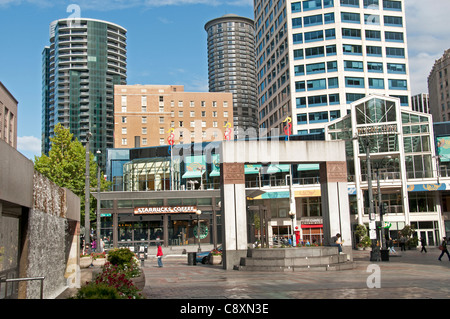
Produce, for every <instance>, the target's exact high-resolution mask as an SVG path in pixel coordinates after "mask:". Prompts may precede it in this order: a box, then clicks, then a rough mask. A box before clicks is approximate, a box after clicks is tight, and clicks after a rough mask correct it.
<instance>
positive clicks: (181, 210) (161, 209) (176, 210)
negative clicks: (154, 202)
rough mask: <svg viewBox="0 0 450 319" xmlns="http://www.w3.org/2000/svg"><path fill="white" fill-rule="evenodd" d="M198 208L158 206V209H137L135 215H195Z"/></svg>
mask: <svg viewBox="0 0 450 319" xmlns="http://www.w3.org/2000/svg"><path fill="white" fill-rule="evenodd" d="M196 212H197V206H158V207H136V208H135V209H134V214H135V215H144V214H185V213H186V214H194V213H196Z"/></svg>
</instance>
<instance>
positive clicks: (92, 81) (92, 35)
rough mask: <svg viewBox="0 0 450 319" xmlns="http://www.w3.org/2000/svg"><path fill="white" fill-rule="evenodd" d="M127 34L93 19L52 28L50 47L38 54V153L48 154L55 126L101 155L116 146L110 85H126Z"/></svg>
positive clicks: (64, 21) (57, 23) (69, 21)
mask: <svg viewBox="0 0 450 319" xmlns="http://www.w3.org/2000/svg"><path fill="white" fill-rule="evenodd" d="M126 39H127V30H126V29H124V28H122V27H121V26H119V25H116V24H114V23H110V22H106V21H100V20H94V19H85V18H81V19H76V20H73V19H62V20H57V21H54V22H52V23H51V24H50V46H49V47H46V48H45V49H44V51H43V53H42V72H43V76H42V81H43V83H42V152H43V153H44V154H48V152H49V150H50V147H51V145H50V138H51V137H53V135H54V128H55V126H56V124H57V123H61V124H62V125H63V126H64V127H66V128H69V129H70V132H71V133H73V134H74V136H75V137H76V138H78V140H80V141H81V142H82V143H83V145H85V143H86V141H87V137H88V133H89V132H90V133H91V134H92V135H91V137H90V138H89V142H90V150H91V152H93V153H95V152H96V151H97V150H100V151H101V152H102V154H101V156H100V160H99V163H100V166H102V167H103V166H104V163H105V159H106V152H105V150H106V149H107V148H113V147H114V85H116V84H126V79H127V47H126Z"/></svg>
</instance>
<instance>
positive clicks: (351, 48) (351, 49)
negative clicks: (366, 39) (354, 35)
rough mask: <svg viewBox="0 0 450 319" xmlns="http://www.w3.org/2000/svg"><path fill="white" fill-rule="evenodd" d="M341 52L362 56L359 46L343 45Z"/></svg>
mask: <svg viewBox="0 0 450 319" xmlns="http://www.w3.org/2000/svg"><path fill="white" fill-rule="evenodd" d="M343 50H344V54H354V55H362V46H361V45H352V44H344V45H343Z"/></svg>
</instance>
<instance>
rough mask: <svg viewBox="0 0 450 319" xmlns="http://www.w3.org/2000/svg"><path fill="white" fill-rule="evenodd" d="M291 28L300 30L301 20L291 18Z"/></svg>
mask: <svg viewBox="0 0 450 319" xmlns="http://www.w3.org/2000/svg"><path fill="white" fill-rule="evenodd" d="M292 27H293V28H294V29H295V28H301V27H302V18H293V19H292Z"/></svg>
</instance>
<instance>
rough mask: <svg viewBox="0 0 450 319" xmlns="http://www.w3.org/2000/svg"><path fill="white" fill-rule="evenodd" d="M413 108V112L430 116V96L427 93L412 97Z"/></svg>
mask: <svg viewBox="0 0 450 319" xmlns="http://www.w3.org/2000/svg"><path fill="white" fill-rule="evenodd" d="M411 108H412V110H413V111H416V112H422V113H428V114H430V105H429V95H428V94H426V93H420V94H416V95H414V96H411Z"/></svg>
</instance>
